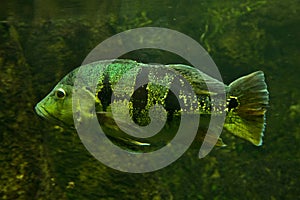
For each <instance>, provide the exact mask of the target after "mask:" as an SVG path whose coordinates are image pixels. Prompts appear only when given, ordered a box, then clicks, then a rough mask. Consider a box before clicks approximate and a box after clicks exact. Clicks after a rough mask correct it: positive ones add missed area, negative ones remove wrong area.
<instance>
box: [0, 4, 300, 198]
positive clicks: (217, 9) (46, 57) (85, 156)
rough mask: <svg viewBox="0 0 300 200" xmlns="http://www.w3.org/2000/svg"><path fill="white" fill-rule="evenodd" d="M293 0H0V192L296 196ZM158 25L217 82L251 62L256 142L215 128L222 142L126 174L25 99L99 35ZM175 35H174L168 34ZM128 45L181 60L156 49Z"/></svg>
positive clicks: (299, 133)
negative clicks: (212, 71)
mask: <svg viewBox="0 0 300 200" xmlns="http://www.w3.org/2000/svg"><path fill="white" fill-rule="evenodd" d="M299 8H300V5H299V2H298V1H296V0H288V1H285V2H281V1H250V0H249V1H247V0H243V1H239V2H238V1H225V2H222V1H213V2H211V1H151V2H150V1H149V2H138V1H113V2H111V1H96V0H88V1H78V0H76V1H75V0H73V1H68V2H61V1H2V2H1V7H0V20H1V22H0V70H1V72H0V79H1V82H0V130H1V131H0V141H1V143H0V176H1V178H0V197H1V198H2V199H156V200H157V199H272V200H273V199H297V198H298V197H299V195H300V193H299V189H298V187H299V178H300V171H299V164H300V155H299V143H300V129H299V122H300V100H299V99H300V91H299V85H300V81H299V80H300V79H299V73H300V68H299V64H300V51H299V46H300V42H299V38H300V35H299V33H300V28H299V27H300V18H299ZM144 26H157V27H165V28H170V29H174V30H177V31H180V32H182V33H184V34H186V35H188V36H190V37H192V38H193V39H195V40H197V41H198V42H199V43H200V44H201V45H202V46H203V47H204V48H205V49H206V50H207V51H208V52H209V53H210V55H211V56H212V58H213V59H214V61H215V62H216V64H217V66H218V67H219V70H220V72H221V74H222V77H223V80H224V82H225V83H230V82H231V81H233V80H234V79H236V78H238V77H240V76H242V75H245V74H248V73H250V72H253V71H256V70H262V71H264V72H265V76H266V81H267V84H268V88H269V92H270V107H269V109H268V112H267V128H266V132H265V137H264V144H263V146H261V147H255V146H253V145H251V144H250V143H248V142H246V141H243V140H241V139H237V138H231V136H229V135H228V134H227V135H226V133H224V134H223V135H224V136H223V138H224V141H225V142H226V143H227V144H228V147H226V148H215V149H214V150H213V151H212V152H211V153H210V154H209V155H208V156H207V157H205V158H203V159H198V157H197V156H198V150H199V147H200V144H197V143H196V142H195V144H193V146H192V147H191V148H190V149H189V150H188V151H187V152H186V153H185V154H184V155H183V156H182V157H181V158H180V159H179V160H177V161H176V162H174V163H173V164H171V165H170V166H168V167H166V168H164V169H162V170H159V171H156V172H152V173H146V174H127V173H122V172H119V171H116V170H113V169H110V168H108V167H106V166H105V165H103V164H101V163H100V162H99V161H97V160H96V159H94V158H93V157H92V156H91V155H90V154H89V153H88V152H87V150H86V149H85V148H84V146H83V144H82V143H81V141H80V139H79V137H78V135H77V133H76V132H75V131H72V130H67V129H64V128H61V127H58V126H55V125H53V124H49V123H48V122H46V121H43V120H41V119H40V118H38V117H37V116H36V114H35V113H34V111H33V107H34V105H35V104H36V103H37V102H38V101H39V100H41V99H42V98H43V97H44V96H45V95H46V94H47V93H48V92H49V91H50V89H51V88H52V87H53V86H54V85H55V84H56V83H57V81H59V80H60V79H61V78H62V77H63V76H64V75H65V74H67V73H68V72H69V71H71V70H72V69H74V68H75V67H77V66H79V65H80V64H81V63H82V61H83V59H84V58H85V56H86V55H87V53H88V52H89V51H90V50H92V49H93V48H94V47H95V46H96V45H98V44H99V43H100V42H101V41H103V40H105V39H107V38H108V37H110V36H112V35H114V34H116V33H119V32H121V31H125V30H128V29H131V28H137V27H144ZM174 42H176V41H174ZM127 57H130V58H132V59H135V60H138V61H142V62H152V63H174V62H177V63H178V62H183V61H182V59H180V58H178V56H175V55H170V54H167V53H163V52H159V51H145V50H144V51H138V52H134V53H132V54H128V55H127Z"/></svg>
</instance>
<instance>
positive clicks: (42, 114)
mask: <svg viewBox="0 0 300 200" xmlns="http://www.w3.org/2000/svg"><path fill="white" fill-rule="evenodd" d="M34 109H35V112H36V113H37V114H38V115H39V116H40V117H42V118H45V119H51V115H50V114H49V113H48V112H47V110H46V109H45V108H44V107H43V106H41V105H39V104H37V105H36V106H35V108H34Z"/></svg>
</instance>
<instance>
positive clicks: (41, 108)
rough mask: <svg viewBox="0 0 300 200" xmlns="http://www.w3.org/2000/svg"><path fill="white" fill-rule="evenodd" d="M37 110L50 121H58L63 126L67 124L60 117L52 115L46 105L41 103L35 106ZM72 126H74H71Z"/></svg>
mask: <svg viewBox="0 0 300 200" xmlns="http://www.w3.org/2000/svg"><path fill="white" fill-rule="evenodd" d="M34 109H35V112H36V113H37V114H38V115H39V116H40V117H41V118H43V119H46V120H49V121H50V122H58V123H59V124H60V125H62V126H67V124H66V123H64V122H63V121H61V120H60V119H58V118H56V117H54V116H53V115H51V114H50V113H49V112H48V111H47V110H46V109H45V107H44V106H42V105H40V104H39V103H38V104H37V105H36V106H35V108H34ZM71 127H72V126H71Z"/></svg>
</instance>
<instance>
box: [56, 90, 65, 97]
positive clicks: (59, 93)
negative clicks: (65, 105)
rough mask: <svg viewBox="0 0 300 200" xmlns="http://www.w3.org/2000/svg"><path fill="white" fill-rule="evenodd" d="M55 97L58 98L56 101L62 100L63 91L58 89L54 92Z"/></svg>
mask: <svg viewBox="0 0 300 200" xmlns="http://www.w3.org/2000/svg"><path fill="white" fill-rule="evenodd" d="M55 96H56V97H57V98H58V99H63V98H65V96H66V92H65V90H64V89H62V88H59V89H57V90H56V91H55Z"/></svg>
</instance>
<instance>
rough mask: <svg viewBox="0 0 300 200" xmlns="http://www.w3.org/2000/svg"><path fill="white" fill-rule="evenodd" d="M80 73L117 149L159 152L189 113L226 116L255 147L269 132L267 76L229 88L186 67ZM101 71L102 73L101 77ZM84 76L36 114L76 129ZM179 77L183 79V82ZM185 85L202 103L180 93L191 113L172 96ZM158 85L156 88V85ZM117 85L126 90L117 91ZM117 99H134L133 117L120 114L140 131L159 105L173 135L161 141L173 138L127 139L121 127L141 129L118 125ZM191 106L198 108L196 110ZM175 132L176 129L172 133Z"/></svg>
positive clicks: (121, 66) (112, 67) (125, 62)
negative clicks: (75, 107)
mask: <svg viewBox="0 0 300 200" xmlns="http://www.w3.org/2000/svg"><path fill="white" fill-rule="evenodd" d="M91 68H92V69H93V70H91ZM80 70H81V73H83V74H84V75H85V77H86V78H85V79H83V80H81V81H82V85H83V86H85V87H83V90H85V92H86V94H87V96H89V97H90V98H92V100H93V101H94V108H95V112H96V114H97V119H98V121H99V123H100V124H101V126H103V127H104V132H105V134H107V136H108V137H109V138H110V139H111V140H113V141H114V142H115V143H117V144H123V145H124V144H126V145H127V146H131V147H130V148H131V149H136V148H137V146H138V147H142V148H144V147H145V148H147V147H148V146H155V145H153V143H155V144H156V147H157V148H158V147H159V146H162V145H165V144H166V143H167V141H169V140H171V139H172V137H173V135H172V134H171V136H170V135H168V132H170V130H176V127H177V128H178V123H180V120H179V121H178V119H179V118H180V117H179V116H180V115H181V114H182V113H184V109H185V111H186V112H185V113H190V115H201V116H203V115H205V116H210V115H211V113H212V111H213V109H214V111H216V113H220V114H224V113H225V116H226V117H225V122H224V126H223V127H224V128H225V129H226V130H227V131H228V132H230V133H231V134H233V135H235V136H237V137H240V138H242V139H244V140H247V141H249V142H250V143H252V144H253V145H256V146H260V145H262V141H263V140H262V138H263V135H264V131H265V126H266V111H267V107H268V104H269V92H268V89H267V84H266V82H265V76H264V73H263V72H262V71H256V72H253V73H251V74H248V75H245V76H242V77H240V78H238V79H236V80H234V81H233V82H232V83H230V84H229V85H225V84H224V83H223V82H221V81H219V80H217V79H215V78H213V77H210V76H209V75H207V74H205V73H204V72H202V71H200V70H199V69H197V68H195V67H192V66H188V65H184V64H167V65H161V64H147V63H139V62H136V61H134V60H129V59H114V60H101V61H97V62H93V63H90V64H87V65H84V66H80ZM95 70H96V72H99V73H95ZM168 70H172V72H174V73H173V74H170V73H168ZM127 72H130V73H127ZM78 73H79V67H78V68H76V69H74V70H73V71H71V72H70V73H69V74H67V75H66V76H65V77H64V78H62V80H61V81H59V82H58V83H57V85H56V86H55V87H54V88H53V90H52V91H50V93H49V94H48V95H47V96H46V97H45V98H44V99H42V100H41V101H40V102H39V103H37V105H36V106H35V111H36V113H37V114H38V115H39V116H41V117H42V118H45V119H47V120H49V121H52V122H54V123H58V124H62V125H63V126H67V127H74V118H73V117H74V116H73V111H72V103H73V102H74V101H72V95H73V92H74V81H75V79H76V78H78V76H77V75H78ZM128 74H129V75H128ZM126 75H127V76H128V78H127V79H126V80H123V79H122V77H123V76H126ZM177 75H178V77H181V78H179V79H178V78H177ZM176 78H177V79H176ZM183 79H184V80H185V81H186V83H188V84H189V85H190V86H191V88H192V90H193V92H194V94H195V96H196V100H195V99H192V98H191V96H192V95H189V94H188V93H186V94H183V93H182V91H181V89H180V88H179V93H181V96H182V97H181V98H182V99H183V102H184V104H183V105H184V107H185V108H181V105H180V104H179V101H178V98H177V97H176V95H175V93H174V92H173V91H172V85H174V84H177V85H178V84H179V85H180V84H181V85H182V86H183V85H184V81H183ZM92 80H96V81H97V82H96V84H95V85H96V88H95V89H94V90H93V88H90V87H91V85H93V83H92V82H93V81H92ZM155 80H156V83H153V82H155ZM143 81H144V82H145V81H146V83H145V84H142V85H140V86H137V83H139V82H143ZM120 82H121V83H120ZM159 83H161V84H159ZM186 83H185V84H186ZM207 83H209V84H211V85H213V87H214V88H217V90H216V91H219V90H218V89H220V91H221V90H222V91H224V92H225V99H224V101H213V99H218V95H220V94H218V93H216V92H212V91H210V90H209V89H208V87H207ZM117 84H119V85H118V86H120V87H117ZM120 88H121V89H120ZM116 94H119V100H120V99H121V100H122V101H125V100H124V96H128V97H129V100H127V101H126V102H127V103H126V106H127V107H126V106H125V107H126V108H127V111H122V109H121V108H120V109H117V110H120V111H119V112H120V113H123V112H127V114H128V113H129V116H130V118H131V119H132V121H133V122H134V123H135V124H137V125H139V126H146V125H147V124H149V123H150V122H151V118H150V117H149V113H150V108H151V107H153V106H155V105H158V104H159V105H161V106H162V107H163V108H164V109H165V112H166V116H167V117H166V119H167V120H166V124H167V127H169V129H168V128H166V130H167V131H163V134H160V136H161V135H167V136H165V137H166V138H167V139H165V140H162V139H161V138H159V139H157V138H156V140H152V141H151V140H148V141H147V140H146V139H139V138H136V137H131V136H128V135H126V134H124V133H122V130H120V129H119V128H118V125H117V124H120V123H121V124H122V125H123V127H127V130H126V131H129V132H134V131H135V128H134V127H132V126H130V124H128V120H127V119H126V120H125V119H124V120H122V117H121V118H119V119H117V121H116V119H114V117H113V115H112V105H113V103H114V101H117V100H116V99H115V100H113V99H112V97H113V96H114V95H115V97H116V96H118V95H116ZM122 95H123V96H122ZM212 97H214V98H212ZM121 100H120V101H121ZM192 101H193V102H192ZM191 103H193V105H194V106H190V105H191ZM187 104H188V105H187ZM117 108H118V107H117ZM187 110H188V111H187ZM86 114H87V115H88V114H89V113H86ZM126 116H128V115H126ZM116 122H118V123H116ZM170 127H172V128H171V129H170ZM123 131H124V130H123ZM163 137H164V136H163ZM202 138H203V137H202ZM161 141H164V142H161ZM157 143H159V145H158V144H157ZM216 145H217V146H225V143H223V141H222V139H221V137H219V138H218V142H217V144H216Z"/></svg>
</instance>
